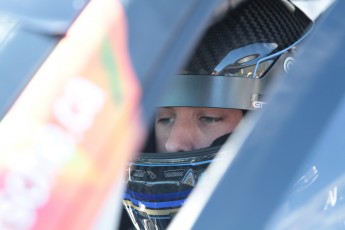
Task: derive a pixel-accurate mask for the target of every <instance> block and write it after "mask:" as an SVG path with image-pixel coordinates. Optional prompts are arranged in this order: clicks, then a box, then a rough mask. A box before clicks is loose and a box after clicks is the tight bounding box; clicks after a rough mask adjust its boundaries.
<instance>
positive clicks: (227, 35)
mask: <svg viewBox="0 0 345 230" xmlns="http://www.w3.org/2000/svg"><path fill="white" fill-rule="evenodd" d="M310 25H311V20H310V19H309V18H308V17H307V16H306V15H305V14H304V13H303V12H302V11H300V10H299V9H298V8H296V7H295V6H294V5H293V4H292V3H291V2H289V1H286V0H260V1H245V2H243V3H242V4H240V5H239V6H238V7H237V8H236V9H234V10H230V11H228V12H226V13H225V14H224V15H223V16H222V17H221V18H220V19H219V20H217V21H216V22H215V23H214V24H212V25H211V26H210V27H209V28H208V29H207V31H206V32H205V34H204V36H203V38H202V39H201V41H200V43H199V45H198V46H197V48H196V49H195V52H194V54H193V55H192V56H191V58H190V60H189V62H188V64H187V65H186V66H185V67H184V68H183V70H182V71H181V73H180V74H178V75H176V76H174V78H173V80H172V85H171V87H170V88H169V89H168V92H167V93H166V97H164V98H163V99H162V101H161V102H160V104H159V106H162V107H176V106H178V107H180V106H181V107H210V108H232V109H241V110H244V111H247V110H255V109H258V108H261V107H262V106H263V105H264V104H265V102H264V101H263V99H262V98H263V95H264V90H265V88H266V86H267V85H268V83H269V82H270V81H271V80H272V79H273V78H274V77H275V76H277V72H281V71H287V70H288V69H289V67H290V66H291V64H292V63H293V61H294V59H293V56H294V55H295V52H296V47H298V45H299V44H300V43H301V41H302V40H303V39H304V37H305V36H306V34H307V31H309V28H310ZM152 135H154V133H153V134H152ZM226 137H227V136H225V137H221V138H220V139H217V140H216V141H215V142H213V144H212V145H211V146H210V147H208V148H203V149H198V150H193V151H185V152H175V153H156V152H155V149H154V148H152V146H154V145H155V143H154V138H152V137H149V138H148V145H147V146H146V148H145V151H144V153H142V154H140V156H139V157H138V158H137V159H136V160H135V161H134V162H131V163H130V166H129V168H128V182H127V189H126V192H125V195H124V200H123V204H124V206H125V208H126V210H127V212H128V213H129V216H130V218H131V220H132V222H133V223H134V225H135V226H136V228H138V229H165V228H166V227H167V225H168V224H169V222H170V221H171V219H172V218H173V216H174V215H175V214H176V213H177V211H178V209H179V208H180V207H181V206H182V205H183V203H184V202H185V199H186V198H187V196H188V195H189V194H190V192H191V191H192V189H193V188H194V186H195V185H196V184H197V182H198V181H199V180H200V179H201V178H202V174H203V173H204V171H205V169H206V168H207V167H208V165H209V164H210V163H211V162H212V161H214V160H218V159H217V158H215V155H216V153H217V152H218V151H219V149H220V148H221V144H222V143H224V141H225V140H226Z"/></svg>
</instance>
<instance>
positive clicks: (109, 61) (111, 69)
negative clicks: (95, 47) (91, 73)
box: [101, 38, 123, 103]
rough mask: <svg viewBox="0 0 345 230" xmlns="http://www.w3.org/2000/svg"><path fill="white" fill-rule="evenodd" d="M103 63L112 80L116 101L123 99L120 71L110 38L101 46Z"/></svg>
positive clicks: (112, 90) (111, 85)
mask: <svg viewBox="0 0 345 230" xmlns="http://www.w3.org/2000/svg"><path fill="white" fill-rule="evenodd" d="M101 55H102V57H101V58H102V63H103V66H104V67H105V70H106V72H107V76H108V78H109V82H110V88H111V93H112V96H113V99H114V101H115V102H116V103H120V102H121V101H122V96H123V92H122V91H123V89H122V87H121V81H120V73H119V71H118V68H117V66H116V64H117V63H116V59H115V57H114V53H113V49H112V46H111V42H110V40H109V38H106V39H105V41H104V42H103V44H102V47H101Z"/></svg>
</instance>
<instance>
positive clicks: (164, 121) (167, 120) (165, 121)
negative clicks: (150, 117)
mask: <svg viewBox="0 0 345 230" xmlns="http://www.w3.org/2000/svg"><path fill="white" fill-rule="evenodd" d="M173 121H174V119H173V118H171V117H161V118H158V119H157V123H160V124H170V123H172V122H173Z"/></svg>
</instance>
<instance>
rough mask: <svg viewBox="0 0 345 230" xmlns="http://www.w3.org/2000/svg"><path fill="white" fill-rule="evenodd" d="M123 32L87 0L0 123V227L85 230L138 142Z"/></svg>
mask: <svg viewBox="0 0 345 230" xmlns="http://www.w3.org/2000/svg"><path fill="white" fill-rule="evenodd" d="M126 26H127V25H126V18H125V14H124V11H123V9H122V6H121V4H120V3H119V2H118V1H112V0H93V1H90V3H89V4H88V5H87V6H86V8H85V9H84V10H83V12H82V13H81V14H80V15H79V17H78V18H77V20H76V21H75V22H74V23H73V25H72V26H71V28H70V29H69V31H68V32H67V34H66V36H65V37H64V38H63V39H62V40H61V41H60V42H59V44H58V45H57V46H56V48H55V49H54V51H53V52H52V53H51V54H50V55H49V57H48V59H47V60H46V61H45V62H44V64H43V65H42V66H41V68H40V69H39V70H38V72H37V73H36V74H35V76H34V77H33V78H32V80H31V82H30V83H29V84H28V86H27V87H26V89H25V90H24V91H23V92H22V94H21V95H20V97H19V99H18V100H17V101H16V103H15V104H14V105H13V106H12V108H11V110H10V111H9V112H8V113H7V114H6V116H5V117H4V118H3V120H2V121H1V123H0V138H1V142H0V229H42V230H43V229H45V230H46V229H59V230H61V229H64V230H65V229H90V228H92V226H93V224H94V221H95V220H96V218H97V215H98V212H99V210H100V209H101V206H102V204H103V202H104V200H105V199H106V198H107V195H108V194H109V192H110V190H111V189H112V188H113V185H114V184H117V183H118V182H119V181H120V180H121V176H122V175H123V172H124V171H125V166H126V162H127V160H128V159H129V158H131V157H133V156H134V153H135V152H137V151H138V148H139V147H140V143H141V142H142V140H143V138H144V129H143V126H142V124H141V121H140V111H139V101H140V95H141V89H140V86H139V83H138V80H137V78H136V76H135V74H134V72H133V70H132V67H131V63H130V60H129V57H128V51H127V44H126V41H127V38H126V29H127V27H126ZM28 45H30V44H28ZM119 189H122V188H119ZM119 200H120V198H119Z"/></svg>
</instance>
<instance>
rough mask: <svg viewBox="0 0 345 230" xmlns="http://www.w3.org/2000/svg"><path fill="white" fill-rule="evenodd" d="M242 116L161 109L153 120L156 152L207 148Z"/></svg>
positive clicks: (226, 111)
mask: <svg viewBox="0 0 345 230" xmlns="http://www.w3.org/2000/svg"><path fill="white" fill-rule="evenodd" d="M242 116H243V113H242V111H241V110H236V109H213V108H190V107H162V108H159V109H158V112H157V114H156V120H155V131H156V143H157V151H158V152H178V151H190V150H194V149H200V148H205V147H209V146H210V145H211V144H212V142H213V141H214V140H215V139H217V138H218V137H221V136H223V135H225V134H227V133H230V132H232V131H233V130H234V129H235V127H236V125H237V124H238V123H239V121H240V120H241V118H242Z"/></svg>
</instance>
